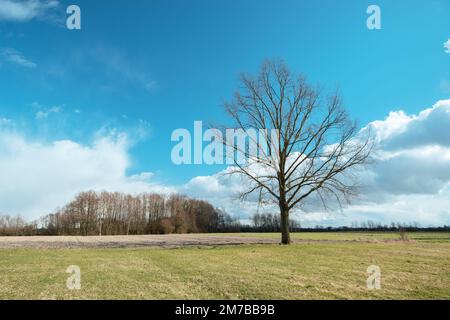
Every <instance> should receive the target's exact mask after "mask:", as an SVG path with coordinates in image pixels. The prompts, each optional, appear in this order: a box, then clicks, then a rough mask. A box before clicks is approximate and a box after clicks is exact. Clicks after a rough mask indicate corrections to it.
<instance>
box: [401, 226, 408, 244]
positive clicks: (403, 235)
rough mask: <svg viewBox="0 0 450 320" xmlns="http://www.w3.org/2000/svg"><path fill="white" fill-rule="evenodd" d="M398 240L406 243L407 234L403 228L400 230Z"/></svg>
mask: <svg viewBox="0 0 450 320" xmlns="http://www.w3.org/2000/svg"><path fill="white" fill-rule="evenodd" d="M399 231H400V240H402V241H408V240H409V237H408V234H407V233H406V229H405V228H400V230H399Z"/></svg>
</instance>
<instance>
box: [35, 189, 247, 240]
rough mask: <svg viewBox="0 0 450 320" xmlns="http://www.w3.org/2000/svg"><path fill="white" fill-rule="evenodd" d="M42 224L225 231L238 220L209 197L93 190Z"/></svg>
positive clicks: (68, 229)
mask: <svg viewBox="0 0 450 320" xmlns="http://www.w3.org/2000/svg"><path fill="white" fill-rule="evenodd" d="M39 225H40V226H41V230H40V232H39V233H40V234H49V235H85V236H86V235H137V234H167V233H207V232H222V231H228V230H229V229H233V228H234V227H235V226H237V225H239V222H238V221H237V220H235V219H233V218H232V217H231V216H230V215H228V214H227V213H225V212H223V211H221V210H219V209H217V208H214V207H213V206H212V205H211V204H210V203H208V202H206V201H202V200H196V199H190V198H187V197H185V196H181V195H171V196H169V197H167V198H166V197H163V196H161V195H159V194H140V195H137V196H132V195H129V194H123V193H118V192H114V193H110V192H101V193H97V192H94V191H90V192H83V193H80V194H79V195H77V196H76V198H75V199H74V200H73V201H72V202H70V203H69V204H68V205H66V206H65V207H64V208H62V209H60V210H58V211H57V212H55V213H53V214H49V215H47V216H45V217H43V218H42V219H41V220H40V222H39Z"/></svg>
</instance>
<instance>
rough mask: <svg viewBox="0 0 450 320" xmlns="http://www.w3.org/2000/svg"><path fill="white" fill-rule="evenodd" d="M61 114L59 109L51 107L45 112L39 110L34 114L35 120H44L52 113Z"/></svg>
mask: <svg viewBox="0 0 450 320" xmlns="http://www.w3.org/2000/svg"><path fill="white" fill-rule="evenodd" d="M59 112H61V107H51V108H49V109H46V110H40V111H38V112H36V119H45V118H47V117H48V116H49V115H50V114H52V113H59Z"/></svg>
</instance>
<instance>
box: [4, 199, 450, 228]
mask: <svg viewBox="0 0 450 320" xmlns="http://www.w3.org/2000/svg"><path fill="white" fill-rule="evenodd" d="M280 225H281V223H280V216H279V214H270V213H265V214H255V215H253V216H252V217H251V220H250V223H249V224H242V223H241V222H240V221H239V220H237V219H235V218H233V217H231V216H230V215H229V214H227V213H226V212H224V211H222V210H220V209H217V208H215V207H214V206H212V205H211V204H210V203H208V202H206V201H202V200H197V199H191V198H188V197H185V196H182V195H171V196H168V197H165V196H162V195H159V194H140V195H136V196H132V195H128V194H123V193H118V192H114V193H111V192H100V193H98V192H94V191H89V192H83V193H80V194H78V195H77V196H76V197H75V199H74V200H73V201H71V202H70V203H69V204H67V205H66V206H64V207H63V208H60V209H58V210H56V212H54V213H51V214H48V215H46V216H44V217H42V218H41V219H39V220H38V221H34V222H31V223H30V222H27V221H26V220H24V219H23V218H21V217H20V216H17V217H13V216H9V215H0V236H30V235H80V236H88V235H138V234H168V233H211V232H217V233H225V232H280ZM290 229H291V231H292V232H346V231H347V232H351V231H392V232H398V231H407V232H413V231H450V226H443V227H435V228H421V227H420V226H419V224H418V223H409V224H408V223H391V224H390V225H383V224H380V223H376V222H373V221H367V222H360V223H358V222H353V223H352V224H351V226H350V227H323V226H316V227H314V228H302V227H301V225H300V223H298V222H297V221H295V220H291V221H290Z"/></svg>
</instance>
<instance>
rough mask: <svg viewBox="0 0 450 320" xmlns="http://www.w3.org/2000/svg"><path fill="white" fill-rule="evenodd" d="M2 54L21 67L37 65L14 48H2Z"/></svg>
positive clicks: (6, 59)
mask: <svg viewBox="0 0 450 320" xmlns="http://www.w3.org/2000/svg"><path fill="white" fill-rule="evenodd" d="M0 5H1V4H0ZM0 56H1V57H2V58H3V60H5V61H7V62H9V63H13V64H16V65H19V66H21V67H25V68H35V67H36V66H37V65H36V63H34V62H33V61H31V60H29V59H27V58H25V57H24V56H23V54H22V53H20V52H19V51H17V50H15V49H12V48H4V49H2V50H0Z"/></svg>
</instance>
